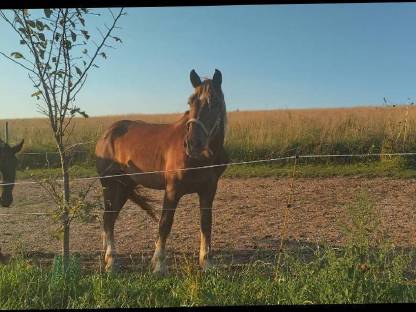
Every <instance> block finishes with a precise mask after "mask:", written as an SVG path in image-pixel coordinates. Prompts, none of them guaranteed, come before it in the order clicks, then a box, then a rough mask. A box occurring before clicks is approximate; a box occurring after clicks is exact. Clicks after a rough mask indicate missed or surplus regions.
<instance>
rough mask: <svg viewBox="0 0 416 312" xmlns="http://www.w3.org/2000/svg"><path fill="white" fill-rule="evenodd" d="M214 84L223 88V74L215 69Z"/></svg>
mask: <svg viewBox="0 0 416 312" xmlns="http://www.w3.org/2000/svg"><path fill="white" fill-rule="evenodd" d="M212 82H213V83H214V84H215V85H217V86H221V83H222V74H221V72H220V71H219V70H218V69H215V73H214V77H212Z"/></svg>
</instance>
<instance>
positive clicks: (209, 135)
mask: <svg viewBox="0 0 416 312" xmlns="http://www.w3.org/2000/svg"><path fill="white" fill-rule="evenodd" d="M220 120H221V117H220V116H218V118H217V120H216V121H215V123H214V125H213V126H212V128H211V130H210V131H208V130H207V128H206V127H205V125H204V123H203V122H202V121H200V120H199V119H197V118H191V119H189V120H188V121H187V122H186V125H189V124H190V123H192V122H194V123H196V124H197V125H199V126H200V127H201V129H202V130H203V131H204V133H205V135H206V136H207V137H208V138H209V137H211V135H213V134H214V131H215V130H216V128H217V127H218V124H219V123H220Z"/></svg>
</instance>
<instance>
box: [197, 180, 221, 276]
mask: <svg viewBox="0 0 416 312" xmlns="http://www.w3.org/2000/svg"><path fill="white" fill-rule="evenodd" d="M216 190H217V185H216V183H215V185H214V186H212V187H211V188H209V189H207V190H204V191H202V192H199V193H198V195H199V207H200V232H201V242H200V247H199V265H200V266H201V268H202V269H203V270H204V271H205V270H207V269H209V268H210V267H212V262H211V231H212V202H213V201H214V197H215V193H216Z"/></svg>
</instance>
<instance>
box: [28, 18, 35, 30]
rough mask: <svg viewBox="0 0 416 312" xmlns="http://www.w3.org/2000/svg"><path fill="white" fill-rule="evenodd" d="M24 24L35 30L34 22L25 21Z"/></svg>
mask: <svg viewBox="0 0 416 312" xmlns="http://www.w3.org/2000/svg"><path fill="white" fill-rule="evenodd" d="M26 23H27V24H28V25H29V26H30V27H32V28H36V24H35V22H34V21H32V20H27V21H26Z"/></svg>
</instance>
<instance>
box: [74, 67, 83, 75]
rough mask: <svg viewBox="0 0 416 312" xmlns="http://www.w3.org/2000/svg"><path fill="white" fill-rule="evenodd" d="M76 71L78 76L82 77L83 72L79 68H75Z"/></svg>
mask: <svg viewBox="0 0 416 312" xmlns="http://www.w3.org/2000/svg"><path fill="white" fill-rule="evenodd" d="M75 70H76V72H77V74H78V75H79V76H81V75H82V71H81V69H79V68H78V67H77V66H75Z"/></svg>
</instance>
